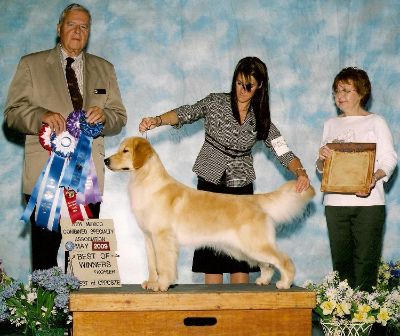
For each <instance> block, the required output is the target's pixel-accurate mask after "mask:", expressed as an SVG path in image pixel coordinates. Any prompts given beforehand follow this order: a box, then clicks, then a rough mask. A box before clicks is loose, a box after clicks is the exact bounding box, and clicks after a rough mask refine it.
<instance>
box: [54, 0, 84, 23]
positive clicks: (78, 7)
mask: <svg viewBox="0 0 400 336" xmlns="http://www.w3.org/2000/svg"><path fill="white" fill-rule="evenodd" d="M72 10H80V11H83V12H85V13H86V14H87V15H88V16H89V24H90V25H91V24H92V16H91V15H90V12H89V10H88V9H87V8H86V7H84V6H82V5H80V4H77V3H72V4H70V5H68V6H67V7H65V8H64V10H63V11H62V12H61V15H60V19H59V20H58V24H62V23H63V22H64V19H65V16H66V15H67V13H68V12H70V11H72Z"/></svg>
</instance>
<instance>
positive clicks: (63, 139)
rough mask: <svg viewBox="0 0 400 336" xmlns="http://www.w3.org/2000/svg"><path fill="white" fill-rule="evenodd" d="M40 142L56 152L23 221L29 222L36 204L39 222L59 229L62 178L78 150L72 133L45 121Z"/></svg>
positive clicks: (50, 158)
mask: <svg viewBox="0 0 400 336" xmlns="http://www.w3.org/2000/svg"><path fill="white" fill-rule="evenodd" d="M39 142H40V143H41V144H42V146H43V148H45V149H46V150H48V149H49V148H50V149H51V150H52V151H51V154H50V157H49V159H48V160H47V162H46V164H45V166H44V168H43V169H42V171H41V173H40V175H39V178H38V180H37V181H36V183H35V186H34V188H33V191H32V195H31V197H30V199H29V202H28V204H27V206H26V208H25V211H24V213H23V214H22V216H21V220H23V221H24V222H25V223H26V222H28V221H29V218H30V216H31V214H32V212H33V209H34V208H35V206H36V212H35V221H36V224H37V225H38V226H40V227H43V228H47V229H48V230H53V231H57V230H58V226H59V217H60V209H61V201H62V198H63V194H62V188H60V181H61V179H62V177H63V175H64V170H65V167H66V162H67V158H68V157H69V156H70V155H71V153H72V152H73V151H74V147H75V139H74V138H73V137H72V136H71V135H70V134H69V133H68V132H63V133H61V134H60V135H56V134H55V133H54V132H51V130H50V127H49V126H48V125H46V124H44V125H43V127H42V128H41V130H40V131H39Z"/></svg>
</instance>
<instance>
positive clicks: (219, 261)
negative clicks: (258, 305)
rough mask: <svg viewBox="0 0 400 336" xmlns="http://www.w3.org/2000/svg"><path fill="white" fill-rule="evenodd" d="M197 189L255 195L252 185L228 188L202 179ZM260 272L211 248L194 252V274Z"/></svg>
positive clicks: (199, 180)
mask: <svg viewBox="0 0 400 336" xmlns="http://www.w3.org/2000/svg"><path fill="white" fill-rule="evenodd" d="M197 189H198V190H204V191H211V192H215V193H220V194H233V195H252V194H253V193H254V188H253V184H252V183H250V184H248V185H246V186H244V187H227V186H225V185H219V184H214V183H210V182H207V181H205V180H204V179H202V178H200V177H199V179H198V183H197ZM259 270H260V269H259V268H258V267H250V265H249V264H248V263H247V262H245V261H238V260H236V259H233V258H232V257H230V256H228V255H227V254H225V253H223V252H220V251H215V250H214V249H213V248H210V247H204V248H199V249H196V250H195V251H194V255H193V265H192V271H193V272H200V273H207V274H221V273H237V272H242V273H249V272H258V271H259Z"/></svg>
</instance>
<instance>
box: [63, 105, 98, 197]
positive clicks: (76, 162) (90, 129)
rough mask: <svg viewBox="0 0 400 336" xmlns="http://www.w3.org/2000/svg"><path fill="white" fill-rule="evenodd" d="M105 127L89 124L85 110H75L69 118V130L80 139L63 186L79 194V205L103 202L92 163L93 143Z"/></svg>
mask: <svg viewBox="0 0 400 336" xmlns="http://www.w3.org/2000/svg"><path fill="white" fill-rule="evenodd" d="M103 127H104V125H103V124H102V123H98V124H89V123H88V122H87V121H86V117H85V111H84V110H75V111H73V112H72V113H70V114H69V116H68V118H67V130H68V131H69V133H71V134H72V135H74V137H75V138H77V139H78V143H77V145H76V148H75V151H74V153H73V154H72V156H71V159H70V161H69V164H68V166H67V167H66V169H65V173H64V176H63V179H62V181H61V185H62V186H63V187H64V188H67V189H70V190H74V191H75V192H76V193H78V196H77V204H88V203H96V202H101V194H100V191H99V188H98V184H97V177H96V170H95V168H94V164H93V162H92V142H93V139H94V138H97V137H98V136H99V135H100V134H101V132H102V130H103ZM88 182H89V183H88Z"/></svg>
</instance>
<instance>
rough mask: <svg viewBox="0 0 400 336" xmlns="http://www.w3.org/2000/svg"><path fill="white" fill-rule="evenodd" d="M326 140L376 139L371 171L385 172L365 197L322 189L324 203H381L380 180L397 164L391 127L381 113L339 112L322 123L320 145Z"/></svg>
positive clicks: (361, 204)
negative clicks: (345, 114) (351, 114)
mask: <svg viewBox="0 0 400 336" xmlns="http://www.w3.org/2000/svg"><path fill="white" fill-rule="evenodd" d="M328 142H361V143H362V142H365V143H376V157H375V167H374V171H377V170H378V169H382V170H383V171H384V172H385V173H386V176H385V177H384V178H383V179H381V180H379V181H378V182H377V183H376V186H375V187H374V188H373V189H372V190H371V194H370V195H369V196H368V197H357V196H356V195H350V194H339V193H325V194H324V205H328V206H371V205H384V204H385V192H384V189H383V182H387V181H388V180H389V178H390V176H391V175H392V173H393V171H394V169H395V167H396V165H397V153H396V150H395V148H394V145H393V137H392V134H391V132H390V129H389V127H388V125H387V123H386V121H385V119H384V118H383V117H382V116H379V115H377V114H374V113H371V114H369V115H367V116H338V117H334V118H330V119H328V120H327V121H326V122H325V123H324V130H323V135H322V142H321V146H323V145H325V144H327V143H328Z"/></svg>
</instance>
